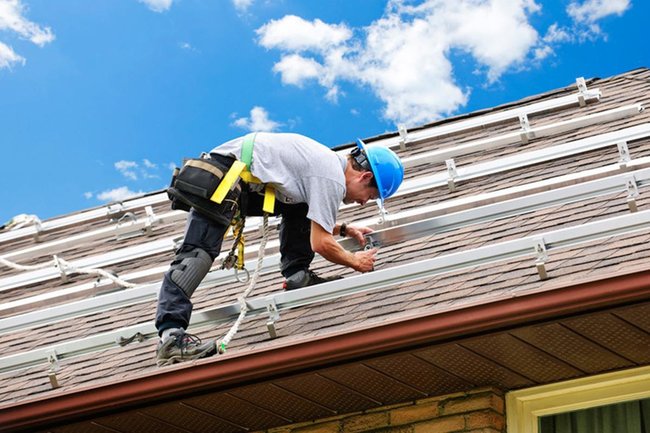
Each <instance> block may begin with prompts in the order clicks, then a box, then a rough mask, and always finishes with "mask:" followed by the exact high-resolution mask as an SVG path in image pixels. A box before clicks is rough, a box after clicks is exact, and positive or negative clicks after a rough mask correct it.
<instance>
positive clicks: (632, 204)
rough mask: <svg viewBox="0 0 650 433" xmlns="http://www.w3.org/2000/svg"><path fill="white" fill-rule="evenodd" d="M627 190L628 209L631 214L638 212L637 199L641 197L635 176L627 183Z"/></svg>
mask: <svg viewBox="0 0 650 433" xmlns="http://www.w3.org/2000/svg"><path fill="white" fill-rule="evenodd" d="M625 188H626V189H627V207H628V208H630V212H636V211H638V210H639V208H638V206H637V204H636V198H637V197H638V196H639V186H638V184H637V181H636V178H635V177H634V176H630V177H629V178H628V179H627V180H626V181H625Z"/></svg>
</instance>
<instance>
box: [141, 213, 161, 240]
mask: <svg viewBox="0 0 650 433" xmlns="http://www.w3.org/2000/svg"><path fill="white" fill-rule="evenodd" d="M144 211H145V212H146V213H147V219H146V220H145V222H144V234H145V235H147V236H151V233H152V232H153V226H154V224H156V223H157V222H158V217H157V216H156V213H155V212H154V211H153V208H152V207H151V206H146V207H145V208H144Z"/></svg>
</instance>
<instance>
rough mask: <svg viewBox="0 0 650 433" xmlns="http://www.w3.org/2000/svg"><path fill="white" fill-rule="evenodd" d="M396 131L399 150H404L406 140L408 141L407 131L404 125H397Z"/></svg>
mask: <svg viewBox="0 0 650 433" xmlns="http://www.w3.org/2000/svg"><path fill="white" fill-rule="evenodd" d="M397 131H398V132H399V137H400V138H399V148H400V149H401V150H406V142H407V141H408V131H407V130H406V126H405V125H397Z"/></svg>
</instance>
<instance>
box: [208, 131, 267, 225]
mask: <svg viewBox="0 0 650 433" xmlns="http://www.w3.org/2000/svg"><path fill="white" fill-rule="evenodd" d="M254 142H255V134H248V135H247V136H246V137H245V138H244V143H243V144H242V159H244V161H235V162H234V163H233V165H232V166H231V167H230V169H229V170H228V172H227V173H226V175H225V176H224V177H223V180H222V181H221V183H219V186H218V187H217V189H216V190H215V191H214V193H213V194H212V197H210V200H212V201H213V202H215V203H219V204H220V203H221V202H222V201H223V200H224V199H225V198H226V194H228V191H230V190H231V189H233V188H234V187H235V185H236V183H237V181H238V180H239V179H240V178H241V180H243V181H244V182H246V183H257V184H260V183H262V181H261V180H259V179H258V178H257V177H255V176H253V174H252V173H251V172H250V171H249V168H250V165H251V162H252V157H253V143H254ZM246 160H248V161H246ZM274 209H275V188H274V187H273V186H272V185H270V184H267V185H266V186H265V187H264V204H263V205H262V210H263V211H264V212H268V213H270V214H272V213H273V211H274Z"/></svg>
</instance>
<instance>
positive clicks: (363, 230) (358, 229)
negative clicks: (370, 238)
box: [345, 224, 372, 272]
mask: <svg viewBox="0 0 650 433" xmlns="http://www.w3.org/2000/svg"><path fill="white" fill-rule="evenodd" d="M368 233H372V229H371V228H368V227H364V226H354V225H351V224H347V225H346V226H345V236H346V237H350V238H354V239H356V240H357V242H359V245H361V246H362V247H363V246H365V245H366V238H364V235H366V234H368ZM364 272H365V271H364Z"/></svg>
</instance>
